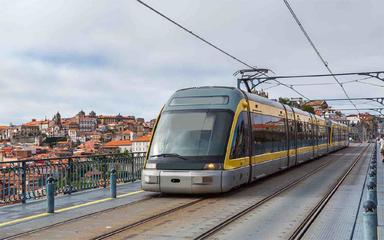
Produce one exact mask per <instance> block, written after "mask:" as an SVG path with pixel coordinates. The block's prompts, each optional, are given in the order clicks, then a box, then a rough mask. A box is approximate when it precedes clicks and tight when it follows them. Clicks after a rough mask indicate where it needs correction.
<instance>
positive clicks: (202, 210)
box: [0, 145, 384, 239]
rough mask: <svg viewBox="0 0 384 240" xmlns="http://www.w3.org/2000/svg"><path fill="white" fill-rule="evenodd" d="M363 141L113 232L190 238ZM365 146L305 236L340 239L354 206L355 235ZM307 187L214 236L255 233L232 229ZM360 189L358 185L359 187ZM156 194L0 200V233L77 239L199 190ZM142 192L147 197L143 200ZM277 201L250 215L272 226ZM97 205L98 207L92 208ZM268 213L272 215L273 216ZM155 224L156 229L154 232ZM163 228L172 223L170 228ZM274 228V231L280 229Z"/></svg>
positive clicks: (130, 189)
mask: <svg viewBox="0 0 384 240" xmlns="http://www.w3.org/2000/svg"><path fill="white" fill-rule="evenodd" d="M363 147H364V146H357V145H352V146H351V147H350V148H348V149H344V150H341V151H339V152H337V153H335V154H331V155H329V156H326V157H324V158H323V159H321V160H320V161H313V162H312V163H308V164H304V165H302V166H300V167H298V168H294V169H291V170H288V171H285V172H283V173H281V174H278V175H275V176H271V177H268V178H266V179H265V180H262V181H260V183H256V184H252V185H251V186H248V187H244V188H242V189H240V190H238V191H237V192H236V193H229V194H224V195H218V196H213V197H210V198H209V199H208V200H204V201H202V202H201V203H199V204H196V205H195V206H192V207H188V208H186V209H185V211H184V210H182V211H180V213H178V214H177V213H176V214H173V215H174V216H166V217H165V218H164V219H162V220H163V221H153V222H152V223H150V224H148V225H145V226H144V227H142V228H140V229H138V230H137V233H139V234H136V233H135V232H133V233H126V234H125V233H122V234H120V235H118V236H116V237H118V238H119V237H127V236H131V237H133V238H138V239H140V238H142V237H144V236H147V237H149V236H150V237H151V238H154V239H167V238H182V237H184V238H185V237H186V238H191V237H193V236H195V235H196V233H198V232H199V231H204V228H207V227H212V226H214V225H215V224H216V223H217V222H219V221H222V220H223V219H225V218H226V217H227V216H226V214H227V215H229V214H231V213H234V212H237V211H239V210H241V209H242V208H244V207H246V206H248V205H249V204H250V202H254V201H256V200H259V199H261V198H262V197H263V196H265V195H266V194H267V192H268V191H272V190H273V188H277V187H278V186H280V185H282V184H285V183H286V182H287V181H290V180H291V179H292V178H293V177H296V176H297V175H300V174H304V173H303V172H305V171H307V170H308V169H311V168H313V167H314V166H316V164H317V165H319V164H320V163H321V162H322V161H335V160H339V159H340V160H341V162H339V163H336V164H335V165H333V166H334V167H337V166H344V165H343V164H342V161H344V162H345V163H348V161H349V160H348V159H350V158H354V157H355V156H356V155H357V154H358V153H359V152H361V150H362V149H363ZM371 153H372V147H370V148H369V149H368V151H367V152H366V154H365V155H364V156H363V158H362V160H361V161H360V162H359V163H358V164H357V165H356V166H355V168H354V169H353V171H352V172H351V174H350V175H349V176H348V177H347V178H346V180H345V182H344V183H343V185H342V186H340V188H339V190H338V191H337V192H336V194H335V195H334V196H333V197H332V199H331V200H330V202H329V203H328V204H327V206H326V207H325V208H324V210H323V211H322V212H321V214H320V216H319V217H318V218H317V219H316V222H314V223H313V224H312V226H311V227H310V229H309V231H308V232H307V233H306V235H305V236H304V238H305V239H343V238H344V237H345V236H347V235H348V234H351V230H352V229H353V225H354V219H355V216H356V213H357V212H358V211H359V214H358V217H357V223H356V227H355V230H354V233H353V234H354V239H361V238H362V236H363V235H362V234H363V233H362V228H363V226H362V211H363V210H362V208H361V207H358V204H359V201H360V196H361V192H362V191H361V190H362V189H363V185H364V179H365V176H366V173H367V168H368V165H369V164H368V161H369V156H370V155H371ZM381 159H382V157H380V158H379V160H378V165H377V168H378V176H377V179H378V202H379V207H378V220H379V230H380V229H382V228H383V226H384V217H383V216H384V211H383V209H384V201H383V199H384V198H383V197H384V164H383V162H382V161H381ZM330 168H332V165H330V167H329V168H328V170H326V169H324V172H323V173H319V174H321V175H318V176H316V177H314V178H313V180H312V182H313V183H312V185H311V184H309V182H310V181H311V178H309V179H308V180H306V183H305V184H302V185H303V186H307V187H308V188H311V190H310V191H313V192H314V191H315V190H314V188H317V187H318V188H320V187H321V184H316V181H317V182H318V180H315V179H316V178H317V179H322V178H324V177H327V176H330V175H329V174H332V173H330V172H329V169H330ZM326 171H328V172H326ZM295 191H296V193H300V192H301V193H303V195H302V196H299V197H298V196H295ZM308 192H309V191H306V190H304V188H302V189H297V188H296V189H293V190H292V191H288V192H287V193H284V194H283V195H282V196H281V197H278V198H276V199H274V201H271V202H270V203H268V204H265V206H264V207H262V208H260V209H259V210H257V211H256V212H255V213H253V214H251V215H249V216H248V217H247V216H245V217H244V218H242V219H241V221H240V222H241V223H242V225H241V227H239V228H237V227H236V226H237V225H238V224H239V223H235V224H232V225H230V226H229V227H228V228H226V231H223V232H222V233H221V234H220V235H218V236H219V237H220V238H226V237H229V236H231V237H233V236H239V237H240V236H242V237H244V236H256V235H257V234H261V232H258V233H257V232H252V228H249V229H248V230H247V233H244V232H240V231H239V229H242V228H243V229H244V226H246V225H247V224H248V225H252V219H253V218H255V217H254V216H253V215H255V216H256V217H257V219H258V221H260V219H259V218H260V216H261V215H262V214H263V212H268V211H266V210H267V209H272V210H273V209H276V208H275V207H274V204H276V203H278V204H280V205H281V204H283V203H282V201H284V199H286V200H287V201H288V200H294V201H302V200H303V201H304V200H305V199H306V198H307V199H306V200H305V201H307V202H308V199H309V202H310V200H311V199H312V200H313V202H315V198H314V196H315V195H310V194H304V193H308ZM363 193H365V189H364V191H363ZM158 196H159V194H155V193H148V192H142V191H141V190H140V183H139V182H135V183H128V184H122V185H119V186H118V198H117V199H110V198H109V189H95V190H90V191H86V192H79V193H74V194H72V195H70V196H69V195H66V196H61V197H57V198H56V199H55V201H56V213H55V214H47V213H45V211H46V201H45V200H39V201H33V202H29V203H27V204H25V205H22V204H16V205H11V206H5V207H1V208H0V239H2V238H8V237H11V236H14V235H17V234H19V233H23V232H26V231H31V230H37V231H36V232H35V233H31V234H29V235H27V236H24V235H23V236H20V239H21V238H23V239H39V238H40V239H41V238H49V239H70V238H74V236H76V238H77V239H88V238H91V237H95V236H98V235H100V234H102V233H105V232H108V231H109V230H112V229H116V228H118V227H121V226H124V225H127V224H130V223H134V222H135V221H137V220H140V219H143V218H146V217H150V216H151V215H153V214H157V213H161V212H164V211H166V210H167V209H171V208H175V207H178V206H181V205H183V204H186V203H189V202H193V201H196V200H197V199H199V197H196V196H173V195H171V196H165V197H163V196H161V197H158ZM365 198H366V196H365V194H364V195H363V198H362V201H363V202H364V201H365ZM147 199H148V200H149V201H147ZM132 203H134V204H132ZM285 205H286V206H287V211H284V213H281V214H280V215H279V214H268V220H266V222H264V223H260V222H258V224H263V225H265V226H268V225H269V226H270V227H269V228H270V230H271V231H272V230H273V229H274V228H275V229H278V228H279V226H274V225H273V223H274V222H275V223H277V222H278V221H279V220H280V219H281V218H282V217H283V216H284V218H286V219H288V218H289V217H288V215H287V213H289V212H290V211H291V210H293V209H292V208H290V207H289V206H290V204H288V203H285ZM299 206H300V204H295V209H296V210H295V211H297V208H298V207H299ZM308 206H309V205H308ZM308 206H307V207H306V208H305V209H303V212H304V211H307V210H308ZM291 207H293V206H291ZM358 209H359V210H358ZM103 211H105V212H103ZM100 212H103V213H102V214H100ZM170 215H172V214H170ZM257 215H259V216H257ZM266 216H267V215H266ZM271 216H273V217H275V218H276V219H273V217H271ZM296 217H297V216H296ZM77 219H78V220H77ZM178 219H179V220H178ZM73 220H75V221H73ZM111 223H112V224H111ZM188 224H189V225H188ZM290 224H291V223H290ZM168 225H169V226H168ZM52 226H54V227H52ZM238 226H239V225H238ZM71 229H73V231H74V233H69V231H71ZM156 229H159V230H158V232H157V234H156ZM170 229H173V231H172V230H170ZM253 229H258V227H257V226H255V227H254V228H253ZM262 230H263V229H262V228H261V230H260V229H259V230H258V231H262ZM170 231H172V232H170ZM279 231H281V229H280V230H279ZM166 232H168V233H166ZM282 232H283V231H282ZM288 232H289V229H288ZM379 233H381V231H379ZM124 234H125V235H124ZM141 234H143V235H141ZM259 236H260V235H259ZM251 238H252V237H251ZM283 238H284V237H283Z"/></svg>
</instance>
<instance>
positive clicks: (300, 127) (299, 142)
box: [296, 121, 305, 148]
mask: <svg viewBox="0 0 384 240" xmlns="http://www.w3.org/2000/svg"><path fill="white" fill-rule="evenodd" d="M296 130H297V147H298V148H299V147H302V146H303V141H304V137H305V133H304V125H303V123H302V122H300V121H297V122H296Z"/></svg>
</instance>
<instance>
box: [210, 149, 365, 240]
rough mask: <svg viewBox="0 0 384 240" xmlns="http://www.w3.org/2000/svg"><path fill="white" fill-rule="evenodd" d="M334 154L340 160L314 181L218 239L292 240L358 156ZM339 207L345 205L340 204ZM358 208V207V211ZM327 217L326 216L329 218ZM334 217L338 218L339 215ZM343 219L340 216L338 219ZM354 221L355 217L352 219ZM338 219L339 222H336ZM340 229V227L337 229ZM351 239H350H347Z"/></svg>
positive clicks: (319, 173) (321, 231)
mask: <svg viewBox="0 0 384 240" xmlns="http://www.w3.org/2000/svg"><path fill="white" fill-rule="evenodd" d="M354 150H355V151H353V153H351V152H349V153H340V152H337V153H334V155H338V160H337V161H335V162H333V163H332V164H330V165H328V166H327V167H325V168H324V169H322V170H321V171H319V172H318V173H316V174H315V175H313V176H312V177H310V178H308V179H306V180H305V181H303V182H301V183H300V184H299V185H297V186H295V187H294V188H293V189H292V190H290V191H287V192H284V193H283V194H281V195H279V196H278V197H276V198H274V199H272V200H271V201H269V202H268V203H267V204H265V205H264V206H263V207H262V208H260V209H257V210H256V211H253V212H252V213H251V214H248V215H247V216H246V217H244V218H241V219H239V220H238V221H236V222H235V223H234V224H231V225H230V226H229V227H228V228H225V229H224V230H223V231H220V232H219V233H218V234H216V235H215V236H214V237H215V238H217V239H235V238H239V239H288V238H289V237H290V236H291V235H292V233H293V231H294V230H295V229H296V228H297V227H298V225H299V224H300V223H301V222H302V221H303V220H304V218H305V217H306V216H307V215H308V214H309V212H310V211H311V210H312V209H313V208H314V206H315V205H316V204H317V203H318V202H319V201H320V200H321V199H322V197H323V196H324V195H325V194H326V193H327V192H328V190H329V188H330V187H331V186H332V185H333V184H334V183H335V182H336V181H337V179H338V178H339V177H340V176H341V175H342V174H343V173H344V172H345V171H346V170H347V169H348V168H349V166H350V165H351V163H352V162H353V160H354V158H355V157H356V154H355V153H356V152H360V151H361V150H362V149H361V148H359V151H356V150H357V149H354ZM336 202H338V205H342V204H343V203H342V202H340V201H338V200H336ZM357 206H358V204H357V205H356V206H355V208H357ZM325 215H326V214H325ZM334 216H338V215H337V214H335V215H334ZM338 217H340V216H338ZM349 217H350V218H352V219H353V218H354V215H353V214H352V215H351V216H349ZM336 219H337V218H336ZM334 220H335V219H332V218H331V219H326V220H325V224H327V225H328V226H333V224H335V225H336V224H337V222H334ZM336 227H337V226H336ZM330 230H331V229H327V228H321V229H320V233H328V232H329V231H330ZM313 239H345V238H338V237H335V238H333V234H331V233H330V234H329V235H328V236H327V235H321V234H320V235H317V236H315V237H314V238H313ZM347 239H348V238H347Z"/></svg>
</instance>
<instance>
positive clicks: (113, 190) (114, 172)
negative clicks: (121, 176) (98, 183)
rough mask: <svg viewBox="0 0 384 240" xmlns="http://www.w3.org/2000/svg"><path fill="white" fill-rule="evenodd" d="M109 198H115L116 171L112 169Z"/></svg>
mask: <svg viewBox="0 0 384 240" xmlns="http://www.w3.org/2000/svg"><path fill="white" fill-rule="evenodd" d="M110 178H111V179H110V180H111V185H110V187H111V198H116V170H115V169H112V171H111V177H110Z"/></svg>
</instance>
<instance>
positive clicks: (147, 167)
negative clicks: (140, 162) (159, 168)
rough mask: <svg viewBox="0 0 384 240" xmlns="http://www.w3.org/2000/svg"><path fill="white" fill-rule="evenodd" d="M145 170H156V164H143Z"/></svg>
mask: <svg viewBox="0 0 384 240" xmlns="http://www.w3.org/2000/svg"><path fill="white" fill-rule="evenodd" d="M145 168H146V169H156V163H147V164H145Z"/></svg>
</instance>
